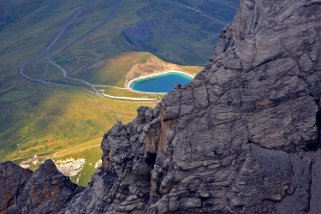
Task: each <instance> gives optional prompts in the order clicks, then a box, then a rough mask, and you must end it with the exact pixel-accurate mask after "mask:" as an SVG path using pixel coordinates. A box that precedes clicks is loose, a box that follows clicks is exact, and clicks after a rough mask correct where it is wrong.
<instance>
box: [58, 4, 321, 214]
mask: <svg viewBox="0 0 321 214" xmlns="http://www.w3.org/2000/svg"><path fill="white" fill-rule="evenodd" d="M320 53H321V1H320V0H304V1H301V0H274V1H271V0H241V4H240V9H239V12H238V14H237V16H236V18H235V20H234V22H233V23H232V24H231V25H230V26H228V27H227V28H226V29H225V30H224V32H223V33H222V34H221V36H220V40H219V42H218V44H217V46H216V48H215V51H214V56H213V57H212V58H211V59H210V62H209V63H208V65H207V66H206V67H205V69H204V70H203V71H202V72H201V73H200V74H198V75H197V76H196V77H195V79H194V80H193V81H192V83H191V84H190V85H186V86H178V87H176V89H174V90H173V91H172V92H171V93H169V94H168V95H166V96H165V97H164V99H163V101H162V102H161V103H160V104H159V105H158V106H157V107H156V108H155V109H150V108H147V107H141V108H140V109H139V110H138V117H137V118H136V119H135V120H134V121H133V122H132V123H129V124H127V125H123V124H121V123H118V124H116V125H115V126H114V127H113V128H112V129H111V130H110V131H108V132H107V133H106V134H105V136H104V139H103V142H102V149H103V151H104V155H103V158H102V159H103V167H102V168H101V169H99V170H98V172H97V173H96V174H95V175H94V177H93V180H92V183H91V184H90V185H89V186H88V187H87V188H86V190H85V191H83V192H82V193H80V194H78V195H77V196H76V197H74V198H73V199H72V200H71V201H70V202H69V204H68V205H67V206H66V207H65V208H64V209H63V210H61V213H184V214H185V213H312V214H318V213H321V204H320V200H321V152H320V145H321V143H320V140H321V139H320V127H321V113H320V112H321V111H320V108H321V103H320V96H321V55H320Z"/></svg>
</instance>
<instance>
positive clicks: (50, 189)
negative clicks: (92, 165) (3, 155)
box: [0, 160, 83, 214]
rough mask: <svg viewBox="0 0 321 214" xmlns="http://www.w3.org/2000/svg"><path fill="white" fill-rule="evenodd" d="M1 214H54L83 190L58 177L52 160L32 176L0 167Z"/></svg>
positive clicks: (4, 165)
mask: <svg viewBox="0 0 321 214" xmlns="http://www.w3.org/2000/svg"><path fill="white" fill-rule="evenodd" d="M0 186H1V188H0V213H4V214H5V213H22V214H24V213H57V212H58V211H60V210H61V209H63V208H64V207H65V206H66V204H67V202H69V200H70V199H71V198H73V196H74V195H76V194H78V193H80V192H81V191H82V190H83V188H81V187H78V186H77V185H76V184H74V183H72V182H71V181H70V179H69V178H68V177H66V176H64V175H63V174H61V173H60V172H59V171H58V170H57V168H56V166H55V164H54V163H53V162H52V161H51V160H47V161H45V162H44V163H43V164H42V165H41V166H40V167H39V169H37V170H36V171H35V172H32V171H30V170H28V169H23V168H21V167H20V166H18V165H15V164H14V163H12V162H5V163H0Z"/></svg>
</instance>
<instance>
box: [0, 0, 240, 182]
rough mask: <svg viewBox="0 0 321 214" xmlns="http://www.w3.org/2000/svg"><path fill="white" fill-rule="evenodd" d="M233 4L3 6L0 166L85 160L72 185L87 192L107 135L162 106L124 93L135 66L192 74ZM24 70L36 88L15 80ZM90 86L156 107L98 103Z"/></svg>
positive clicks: (34, 2) (117, 1)
mask: <svg viewBox="0 0 321 214" xmlns="http://www.w3.org/2000/svg"><path fill="white" fill-rule="evenodd" d="M237 5H238V0H232V1H226V2H225V1H224V2H223V3H222V2H221V1H217V0H200V1H199V0H189V1H185V0H184V1H178V0H174V1H169V0H164V1H158V0H139V1H123V0H122V1H121V0H111V1H105V0H95V1H79V0H68V1H64V0H55V1H52V0H30V1H25V0H8V1H2V2H0V112H1V114H0V161H6V160H14V161H15V162H16V163H19V164H20V163H22V162H24V161H25V162H26V161H27V162H28V160H32V159H33V157H34V156H37V161H36V162H35V164H33V163H32V164H29V165H30V168H31V169H35V168H36V167H37V166H38V165H39V164H40V162H41V161H43V160H44V159H46V158H52V159H54V160H55V161H60V160H66V159H68V158H74V159H81V158H83V159H85V160H86V161H85V164H84V166H83V168H82V170H81V171H80V172H79V173H78V174H77V175H75V176H72V179H73V181H75V182H78V183H79V184H81V185H86V184H87V183H88V181H89V180H90V176H91V175H92V173H93V172H94V171H95V169H96V168H95V165H97V164H96V163H97V162H98V161H99V159H100V156H101V150H100V141H101V138H102V136H103V134H104V132H105V131H107V130H108V129H110V128H111V127H112V125H113V124H114V123H115V122H116V121H117V120H118V119H120V120H121V121H122V122H123V123H127V122H129V121H131V120H132V119H133V118H134V117H135V116H136V109H137V108H138V107H139V106H141V105H145V106H151V107H153V106H154V105H155V104H156V103H157V102H158V101H160V100H161V99H162V96H161V95H153V94H142V93H137V92H132V91H128V90H126V89H124V87H125V86H124V84H125V80H126V75H127V74H128V73H129V72H130V71H131V69H132V68H133V66H135V65H137V64H144V63H148V62H149V61H150V59H153V60H154V61H155V60H156V61H157V63H159V64H168V62H170V63H173V64H177V66H178V68H179V69H180V70H182V71H185V72H187V73H190V74H196V73H197V72H199V71H200V70H201V66H202V65H204V64H206V62H207V58H208V56H210V55H211V52H212V49H213V47H214V43H215V41H216V39H217V35H218V33H219V32H220V31H221V29H222V28H223V27H224V25H225V23H228V22H230V21H231V19H232V17H233V15H234V13H235V8H236V7H237ZM188 7H196V8H199V9H201V10H202V11H204V14H202V15H199V14H196V13H195V12H193V11H191V10H189V9H187V8H188ZM217 8H221V9H217ZM213 16H215V17H214V18H213ZM173 20H175V21H173ZM51 62H53V63H51ZM54 63H55V64H56V65H55V64H54ZM22 65H25V66H24V74H25V75H26V76H28V77H29V78H31V79H36V80H37V81H31V80H30V79H26V78H24V77H22V76H21V75H20V74H19V71H20V69H21V67H22ZM57 65H58V66H57ZM190 65H191V66H190ZM194 65H197V66H194ZM64 72H65V73H66V74H67V75H68V78H65V77H64ZM90 84H94V85H98V86H96V88H97V90H104V93H106V94H108V95H110V96H114V97H134V98H152V99H155V101H149V102H145V101H129V100H118V99H109V98H107V97H98V96H96V95H95V93H94V91H93V89H92V87H91V85H90ZM29 162H30V161H29Z"/></svg>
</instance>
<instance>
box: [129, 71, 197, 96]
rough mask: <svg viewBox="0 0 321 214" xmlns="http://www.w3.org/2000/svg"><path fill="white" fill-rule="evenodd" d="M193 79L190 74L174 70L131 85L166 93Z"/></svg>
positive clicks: (149, 90)
mask: <svg viewBox="0 0 321 214" xmlns="http://www.w3.org/2000/svg"><path fill="white" fill-rule="evenodd" d="M191 81H192V78H191V77H190V76H187V75H184V74H181V73H174V72H173V73H167V74H161V75H157V76H153V77H146V78H144V79H140V80H137V81H134V82H133V83H132V84H131V85H130V87H131V88H132V89H133V90H135V91H141V92H151V93H166V92H169V91H171V90H172V89H173V88H174V87H175V85H177V84H187V83H190V82H191Z"/></svg>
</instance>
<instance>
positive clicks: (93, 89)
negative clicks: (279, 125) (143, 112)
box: [19, 0, 155, 117]
mask: <svg viewBox="0 0 321 214" xmlns="http://www.w3.org/2000/svg"><path fill="white" fill-rule="evenodd" d="M90 3H91V1H90V0H86V1H85V4H84V5H83V6H82V7H81V8H80V9H78V10H77V11H76V13H74V14H73V15H72V16H71V17H70V18H69V19H68V20H67V21H66V23H65V24H64V25H63V26H62V28H61V29H60V30H59V32H58V33H57V34H56V35H55V36H54V38H53V39H52V40H51V41H50V42H49V44H48V45H47V46H46V47H45V48H44V49H43V50H42V51H40V52H39V53H38V54H36V55H35V56H33V57H32V58H30V59H28V60H26V61H25V62H23V63H22V64H21V65H20V68H19V74H20V75H21V76H22V77H24V78H26V79H28V80H30V81H33V82H36V83H41V84H47V85H49V84H51V85H56V86H64V87H66V86H67V87H77V88H83V89H85V90H87V91H90V92H93V93H94V94H95V95H96V96H98V97H107V98H109V99H116V100H127V101H155V99H152V98H133V97H121V96H112V95H108V94H105V93H101V92H100V91H98V90H97V88H96V86H97V87H98V86H101V85H94V84H91V83H89V82H87V81H86V80H83V79H80V78H75V77H70V76H68V72H67V71H66V70H65V69H64V68H63V67H62V66H60V65H58V64H57V63H56V62H54V61H53V60H52V58H53V57H54V56H50V57H48V58H46V59H44V61H45V66H44V71H43V73H42V75H41V77H40V78H35V77H32V76H30V75H28V74H26V72H25V71H26V67H27V66H28V65H31V64H32V63H34V62H35V61H37V60H41V59H42V58H43V56H44V55H45V54H47V53H48V52H49V51H50V50H51V49H52V48H53V47H54V46H55V44H56V43H57V42H58V41H59V39H60V38H61V37H62V35H63V34H64V33H65V32H66V30H67V29H68V27H70V26H71V25H72V24H73V23H74V22H75V20H76V19H77V18H78V17H79V15H80V14H81V13H82V12H84V11H85V10H86V8H87V7H88V6H89V4H90ZM120 4H121V0H115V5H114V6H113V8H112V11H111V13H110V14H109V15H108V16H107V17H106V18H105V19H104V20H103V21H101V22H100V23H99V24H97V25H95V26H94V27H92V28H91V29H89V30H87V31H86V32H84V33H83V34H81V35H80V36H79V37H77V38H76V39H75V40H73V41H72V42H71V43H69V44H68V45H66V46H65V47H64V48H63V49H62V50H61V51H60V52H59V54H62V53H63V52H65V51H66V50H67V49H69V48H70V47H71V46H72V45H74V44H76V43H77V42H79V41H80V40H82V39H84V38H85V37H87V36H89V35H90V34H91V33H93V32H95V31H96V30H97V29H99V28H100V27H102V26H103V25H104V24H107V23H108V22H109V21H111V20H112V19H113V18H114V17H115V16H116V14H117V13H118V11H119V8H120ZM59 54H58V55H59ZM58 55H55V56H58ZM48 63H50V64H52V65H53V66H55V67H56V68H57V69H59V70H60V71H61V72H62V74H63V77H64V78H65V79H69V80H73V81H77V82H79V83H81V84H83V85H85V86H87V87H89V88H91V90H88V88H86V87H81V86H77V85H72V84H68V83H57V82H52V81H46V80H45V76H46V75H47V68H48ZM104 87H114V86H109V85H104ZM114 88H117V87H114ZM113 112H116V111H114V110H113ZM117 116H118V117H119V115H117Z"/></svg>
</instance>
